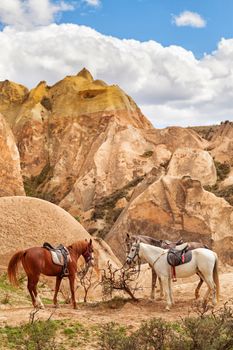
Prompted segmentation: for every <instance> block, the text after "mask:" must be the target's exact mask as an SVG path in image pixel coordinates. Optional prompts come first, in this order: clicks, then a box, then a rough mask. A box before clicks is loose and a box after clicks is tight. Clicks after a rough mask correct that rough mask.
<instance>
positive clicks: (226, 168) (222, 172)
mask: <svg viewBox="0 0 233 350" xmlns="http://www.w3.org/2000/svg"><path fill="white" fill-rule="evenodd" d="M214 165H215V168H216V171H217V181H223V180H225V179H226V177H227V175H228V174H229V173H230V171H231V166H230V164H227V163H220V162H218V161H216V160H215V161H214Z"/></svg>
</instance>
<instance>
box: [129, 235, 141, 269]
mask: <svg viewBox="0 0 233 350" xmlns="http://www.w3.org/2000/svg"><path fill="white" fill-rule="evenodd" d="M139 250H140V241H139V240H137V241H136V242H134V243H133V244H132V246H131V248H130V251H129V254H128V256H127V259H126V263H127V264H128V265H131V264H132V262H134V263H135V262H136V259H138V258H139Z"/></svg>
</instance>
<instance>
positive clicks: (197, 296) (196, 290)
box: [195, 276, 204, 299]
mask: <svg viewBox="0 0 233 350" xmlns="http://www.w3.org/2000/svg"><path fill="white" fill-rule="evenodd" d="M199 277H200V276H199ZM203 282H204V281H203V279H202V278H201V277H200V281H199V283H198V285H197V288H196V289H195V299H198V298H199V297H200V294H199V291H200V288H201V286H202V284H203Z"/></svg>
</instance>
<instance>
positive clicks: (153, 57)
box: [0, 0, 233, 128]
mask: <svg viewBox="0 0 233 350" xmlns="http://www.w3.org/2000/svg"><path fill="white" fill-rule="evenodd" d="M0 48H1V49H0V50H1V51H0V80H5V79H9V80H12V81H14V82H17V83H21V84H23V85H25V86H27V87H28V88H32V87H34V86H36V85H37V84H38V83H39V82H40V81H41V80H46V81H47V83H48V85H52V84H54V83H55V82H57V81H58V80H60V79H63V78H64V77H65V76H66V75H74V74H77V73H78V72H79V71H80V70H81V69H82V68H83V67H86V68H87V69H89V70H90V72H91V73H92V75H93V76H94V78H95V79H102V80H104V81H106V83H108V84H117V85H119V86H120V87H121V88H122V89H123V90H124V91H125V92H126V93H127V94H128V95H130V96H131V97H132V98H133V99H134V100H135V102H136V103H137V104H138V106H139V107H140V108H141V110H142V112H143V114H144V115H145V116H146V117H147V118H148V119H149V120H150V121H151V122H152V123H153V125H154V126H155V127H158V128H163V127H167V126H171V125H177V126H192V125H210V124H218V123H220V122H221V121H225V120H233V0H77V1H74V0H57V1H55V0H1V1H0Z"/></svg>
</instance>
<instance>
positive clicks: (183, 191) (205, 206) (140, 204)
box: [106, 176, 233, 265]
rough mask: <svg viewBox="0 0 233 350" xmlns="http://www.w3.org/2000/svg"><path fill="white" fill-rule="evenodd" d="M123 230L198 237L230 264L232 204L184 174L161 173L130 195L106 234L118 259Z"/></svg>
mask: <svg viewBox="0 0 233 350" xmlns="http://www.w3.org/2000/svg"><path fill="white" fill-rule="evenodd" d="M126 233H129V234H144V235H150V236H152V237H155V238H158V239H169V240H177V239H178V238H180V237H182V238H183V239H184V240H185V241H202V242H203V243H205V244H207V245H208V246H210V247H212V248H214V250H216V252H217V253H218V254H219V256H220V258H221V260H222V261H224V262H227V263H229V264H231V265H232V264H233V258H232V256H233V207H232V206H230V205H229V204H228V203H227V202H226V201H225V200H224V199H221V198H218V197H216V196H215V195H213V194H212V193H210V192H207V191H205V190H204V189H203V187H202V186H201V183H200V181H198V180H193V179H191V178H190V177H188V176H186V177H183V178H182V179H181V178H177V177H171V176H163V177H161V179H160V180H158V181H155V182H153V183H152V184H149V185H148V186H147V187H146V188H145V190H144V191H143V192H141V193H140V194H139V195H138V196H135V198H134V199H132V201H131V202H130V203H129V205H128V207H126V208H125V210H124V211H123V213H122V214H121V215H120V217H119V218H118V220H117V221H116V223H115V225H114V226H113V228H112V230H111V231H110V232H109V234H108V235H107V237H106V240H107V242H108V243H109V244H110V246H111V247H112V248H113V251H114V252H115V254H117V255H118V256H119V257H120V258H121V259H122V260H123V259H124V258H125V255H124V249H123V246H124V238H125V235H126Z"/></svg>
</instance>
